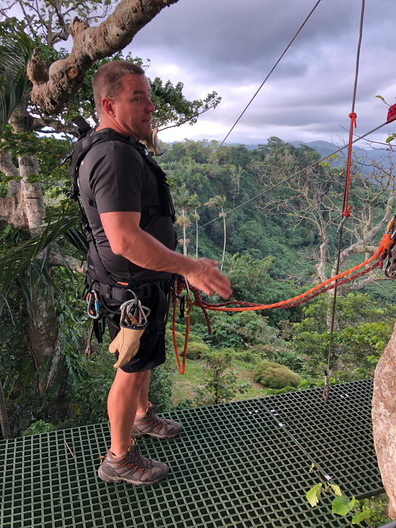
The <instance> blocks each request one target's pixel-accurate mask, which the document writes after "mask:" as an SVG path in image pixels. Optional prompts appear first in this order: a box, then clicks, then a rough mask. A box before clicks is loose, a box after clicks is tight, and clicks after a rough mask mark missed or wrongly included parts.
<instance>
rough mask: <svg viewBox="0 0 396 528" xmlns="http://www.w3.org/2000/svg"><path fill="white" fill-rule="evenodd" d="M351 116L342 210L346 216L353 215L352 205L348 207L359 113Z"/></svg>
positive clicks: (353, 113) (352, 113)
mask: <svg viewBox="0 0 396 528" xmlns="http://www.w3.org/2000/svg"><path fill="white" fill-rule="evenodd" d="M349 117H350V118H351V126H350V129H349V150H348V161H347V171H346V176H345V203H344V210H343V212H342V216H343V217H345V218H348V217H349V216H351V208H352V206H349V207H348V198H349V181H350V176H351V160H352V148H351V145H352V142H353V128H354V127H355V128H356V117H357V115H356V114H355V112H351V113H350V114H349Z"/></svg>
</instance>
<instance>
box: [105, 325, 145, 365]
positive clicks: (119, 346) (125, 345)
mask: <svg viewBox="0 0 396 528" xmlns="http://www.w3.org/2000/svg"><path fill="white" fill-rule="evenodd" d="M143 332H144V329H143V330H134V329H132V328H125V327H123V326H121V330H120V331H119V332H118V334H117V335H116V337H115V339H113V341H112V342H111V343H110V345H109V351H110V352H111V353H112V354H115V353H116V352H118V353H119V356H118V361H117V363H114V365H113V366H114V368H119V367H123V366H124V365H126V364H127V363H128V361H130V360H131V359H132V358H133V357H134V356H135V355H136V353H137V351H138V350H139V345H140V338H141V337H142V334H143Z"/></svg>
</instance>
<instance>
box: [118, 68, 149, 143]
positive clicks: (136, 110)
mask: <svg viewBox="0 0 396 528" xmlns="http://www.w3.org/2000/svg"><path fill="white" fill-rule="evenodd" d="M122 84H123V88H122V89H121V91H120V92H119V94H118V97H117V99H116V100H114V102H113V108H114V121H115V124H116V126H117V129H116V130H117V132H120V133H121V134H125V135H127V136H132V137H133V138H135V139H141V138H143V137H144V136H147V134H149V133H150V132H151V114H152V112H154V110H155V107H154V105H153V103H152V102H151V99H150V95H151V89H150V84H149V82H148V79H147V77H146V76H145V75H140V74H136V73H132V74H127V75H125V76H124V77H123V78H122Z"/></svg>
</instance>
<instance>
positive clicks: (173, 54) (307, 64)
mask: <svg viewBox="0 0 396 528" xmlns="http://www.w3.org/2000/svg"><path fill="white" fill-rule="evenodd" d="M314 3H315V2H314V0H287V1H286V0H245V1H244V2H241V1H240V0H238V1H236V0H199V2H198V1H197V0H180V1H179V2H178V3H177V4H176V5H174V6H172V7H170V8H169V9H166V10H164V11H163V12H161V14H160V15H158V16H157V17H156V18H155V19H154V20H153V21H152V22H151V23H150V24H149V25H148V26H146V27H145V28H143V30H141V31H140V32H139V34H138V35H137V36H136V38H135V40H134V42H133V43H132V45H131V49H132V51H133V53H134V54H136V55H139V56H141V57H142V58H146V57H149V58H150V59H151V61H152V62H151V67H150V69H149V71H148V75H149V76H155V75H159V76H161V77H162V78H164V79H165V80H167V78H169V79H171V80H172V81H173V82H177V81H179V80H181V81H182V82H184V83H185V90H186V94H187V96H188V97H190V98H191V97H202V96H203V95H204V94H205V93H207V92H208V91H212V90H214V89H215V90H217V91H218V92H219V94H220V95H221V96H222V97H223V102H222V103H221V105H220V107H219V109H218V110H216V111H215V112H212V113H209V114H207V115H205V116H203V117H202V118H201V121H202V122H201V125H199V126H197V127H192V128H191V127H189V128H187V127H185V128H184V129H183V131H177V132H176V135H177V134H178V135H179V137H183V134H184V135H185V136H187V137H194V136H195V135H196V134H197V133H198V135H199V136H200V137H203V134H204V131H205V129H204V126H205V125H207V131H208V132H210V131H211V130H215V129H216V130H217V132H216V133H215V134H214V135H215V136H216V137H217V139H222V137H221V134H222V133H223V132H220V131H219V127H222V128H221V130H223V129H224V130H226V129H227V128H230V127H231V126H232V124H233V123H234V121H235V119H236V118H237V116H238V115H239V113H240V112H241V111H242V109H243V107H244V105H245V104H246V103H247V102H248V100H249V99H250V97H251V96H252V95H253V93H254V92H255V90H256V89H257V88H258V86H259V85H260V83H261V82H262V81H263V79H264V78H265V77H266V75H267V73H268V72H269V70H270V69H271V68H272V66H273V65H274V63H275V62H276V60H277V59H278V57H279V56H280V54H281V53H282V52H283V50H284V49H285V47H286V45H287V44H288V43H289V41H290V40H291V38H292V37H293V36H294V34H295V33H296V31H297V29H298V27H299V26H300V24H301V23H302V22H303V20H304V19H305V17H306V16H307V14H308V13H309V11H310V10H311V9H312V7H313V5H314ZM366 4H367V5H366V12H365V21H364V33H363V42H362V52H361V66H360V75H359V85H358V95H357V101H356V111H357V113H358V124H359V127H360V126H361V127H362V130H361V133H363V129H364V132H366V131H368V130H370V129H371V128H374V126H376V125H378V124H379V123H381V122H383V121H385V117H386V111H387V109H386V107H385V106H384V105H382V104H381V102H380V101H379V100H378V99H375V96H376V95H377V94H381V95H383V96H385V97H386V98H387V99H388V100H389V102H390V103H393V102H394V97H395V95H396V82H395V80H394V78H395V74H394V70H393V67H392V66H391V65H392V64H394V63H395V55H396V51H394V50H395V48H396V46H395V43H394V37H393V35H394V27H393V20H395V18H396V17H395V15H396V3H395V2H394V0H382V1H381V2H380V3H375V2H373V1H371V2H370V1H367V2H366ZM360 8H361V2H359V1H358V0H356V1H354V2H351V1H350V2H345V0H332V1H331V2H325V1H323V2H321V3H320V4H319V6H318V7H317V9H316V11H315V12H314V13H313V15H312V17H311V19H310V20H309V21H308V22H307V24H306V26H305V27H304V28H303V30H302V32H301V33H300V35H299V36H298V37H297V39H296V41H295V42H294V44H293V45H292V47H291V48H290V50H289V51H288V52H287V54H286V56H285V57H284V59H283V60H282V62H281V63H280V65H279V67H278V68H277V69H276V70H275V72H274V73H273V75H272V76H271V78H270V79H269V81H268V84H267V85H266V86H265V88H264V89H263V90H262V92H261V93H260V94H259V96H258V97H257V100H256V101H254V103H253V104H252V106H251V108H250V109H249V110H248V111H247V113H246V115H245V116H244V117H243V119H242V121H241V123H240V124H239V125H238V126H237V128H236V129H235V131H234V132H233V134H232V136H230V138H229V141H234V138H238V139H236V140H237V141H241V140H242V141H243V138H244V137H246V138H252V137H262V136H263V135H265V137H268V136H269V135H274V134H271V133H270V132H271V130H276V131H278V132H281V133H283V134H284V135H285V137H287V139H300V137H299V133H300V131H299V128H300V129H301V134H302V135H305V136H307V135H309V136H310V137H311V136H312V139H327V140H329V139H330V138H331V137H332V136H333V135H334V134H339V133H342V128H340V127H341V126H348V121H349V119H348V114H349V112H350V108H351V98H352V88H353V80H354V74H355V58H356V49H357V42H358V30H359V23H360ZM167 65H168V66H167ZM381 134H382V136H381V137H386V133H385V132H382V133H381ZM204 135H206V137H212V136H210V133H208V134H204ZM282 139H283V138H282ZM377 139H378V138H377Z"/></svg>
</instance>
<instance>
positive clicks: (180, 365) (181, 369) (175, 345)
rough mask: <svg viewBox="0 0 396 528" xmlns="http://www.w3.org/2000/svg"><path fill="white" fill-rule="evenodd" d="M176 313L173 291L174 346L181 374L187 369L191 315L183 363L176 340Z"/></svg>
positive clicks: (185, 339)
mask: <svg viewBox="0 0 396 528" xmlns="http://www.w3.org/2000/svg"><path fill="white" fill-rule="evenodd" d="M176 313H177V298H176V295H175V293H174V292H173V325H172V338H173V346H174V349H175V356H176V363H177V367H178V369H179V372H180V374H184V371H185V370H186V359H187V348H188V337H189V335H190V317H188V316H187V317H186V336H185V338H184V350H183V364H181V363H180V357H179V351H178V348H177V340H176Z"/></svg>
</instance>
